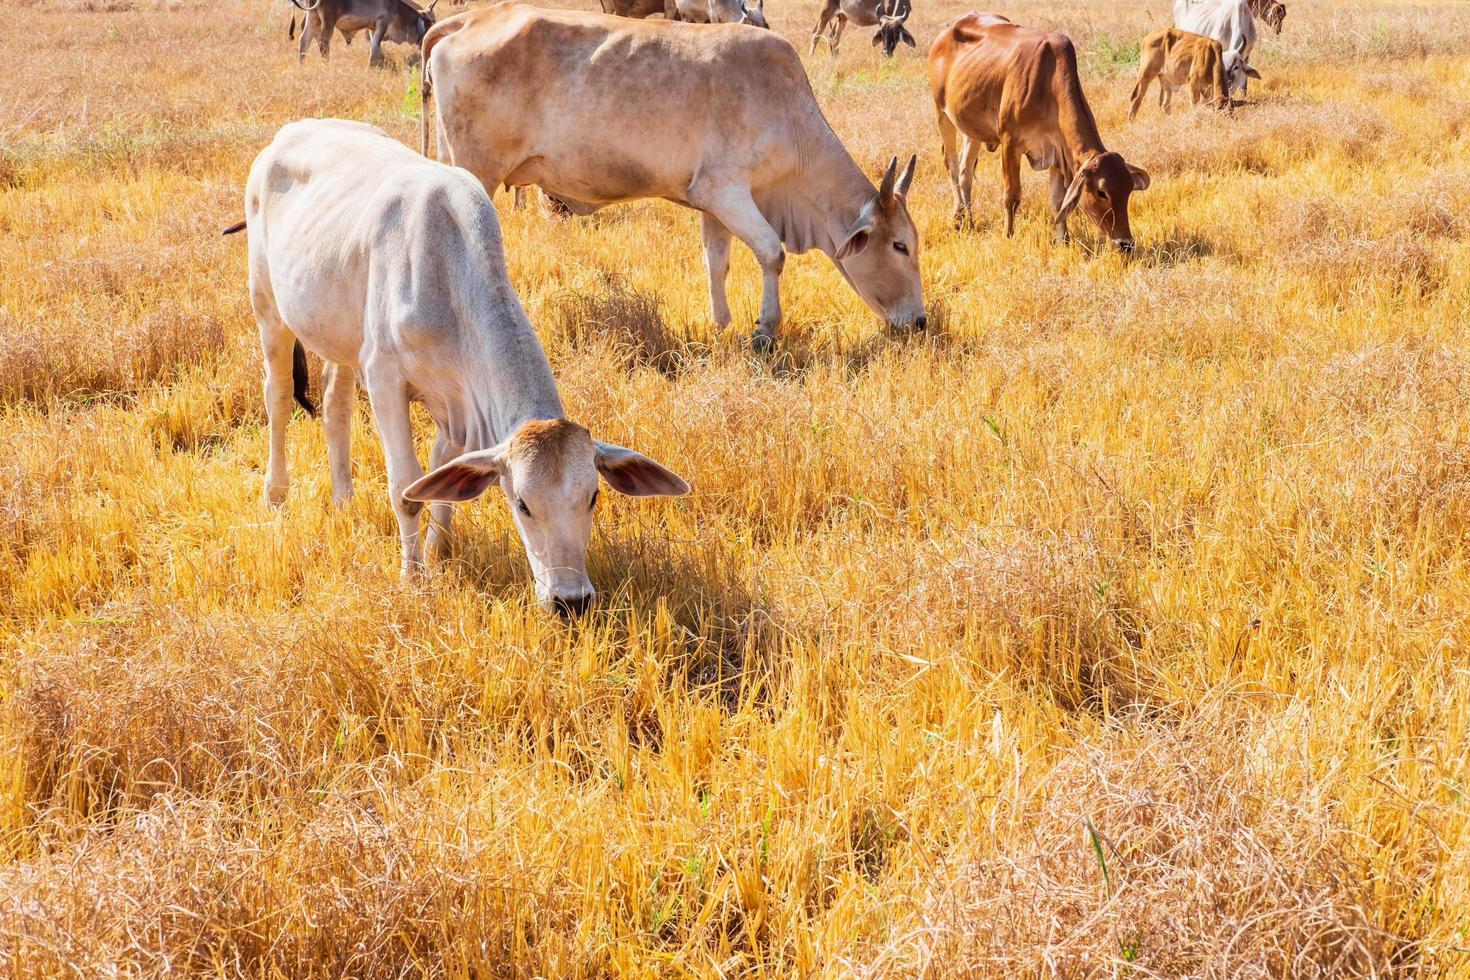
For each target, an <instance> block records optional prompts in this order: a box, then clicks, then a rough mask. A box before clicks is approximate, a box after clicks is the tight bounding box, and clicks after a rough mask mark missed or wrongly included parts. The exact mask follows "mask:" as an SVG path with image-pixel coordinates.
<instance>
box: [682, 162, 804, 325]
mask: <svg viewBox="0 0 1470 980" xmlns="http://www.w3.org/2000/svg"><path fill="white" fill-rule="evenodd" d="M696 206H698V205H696ZM703 210H706V211H708V212H709V213H710V214H711V215H713V216H714V218H715V219H716V220H717V221H719V222H720V224H722V225H724V226H725V227H726V228H727V229H728V230H729V232H730V234H732V235H734V236H735V237H736V238H738V239H740V240H741V241H742V242H744V243H745V244H746V245H748V246H750V250H751V251H752V252H754V253H755V260H756V261H757V262H758V263H760V267H761V312H760V318H759V319H758V320H757V321H756V327H755V334H754V335H753V336H752V337H751V345H752V346H753V347H754V348H755V349H756V350H757V351H766V350H770V349H771V345H772V344H773V343H774V342H775V340H776V329H777V328H778V327H779V326H780V325H781V269H782V267H783V266H785V264H786V250H785V249H784V248H782V247H781V237H780V236H779V235H777V234H776V230H775V229H774V228H772V227H771V226H770V223H769V222H767V221H766V219H765V216H764V215H762V214H761V212H760V209H759V208H757V207H756V206H755V201H754V200H753V199H752V198H751V196H750V191H749V190H748V189H746V188H744V187H730V188H727V189H725V190H723V191H721V192H719V193H718V194H716V195H715V196H714V200H713V202H712V204H711V205H710V206H709V207H708V208H704V209H703Z"/></svg>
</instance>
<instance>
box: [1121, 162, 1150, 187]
mask: <svg viewBox="0 0 1470 980" xmlns="http://www.w3.org/2000/svg"><path fill="white" fill-rule="evenodd" d="M1125 166H1127V167H1128V172H1129V173H1130V174H1132V175H1133V189H1134V190H1136V191H1146V190H1148V185H1149V184H1150V183H1151V181H1150V180H1149V177H1148V171H1147V170H1144V169H1143V168H1142V167H1135V166H1134V165H1133V164H1131V163H1129V164H1125Z"/></svg>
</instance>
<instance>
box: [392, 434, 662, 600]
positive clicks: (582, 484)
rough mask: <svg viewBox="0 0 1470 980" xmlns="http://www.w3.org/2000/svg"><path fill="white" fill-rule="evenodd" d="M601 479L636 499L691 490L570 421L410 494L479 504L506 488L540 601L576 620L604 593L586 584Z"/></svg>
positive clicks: (487, 453)
mask: <svg viewBox="0 0 1470 980" xmlns="http://www.w3.org/2000/svg"><path fill="white" fill-rule="evenodd" d="M598 474H601V475H602V478H603V479H604V480H605V481H607V485H608V486H610V487H612V488H613V489H614V490H617V491H618V492H620V493H625V494H628V495H630V496H634V497H647V496H654V495H666V496H675V497H677V496H682V495H683V494H686V493H688V492H689V484H687V483H685V482H684V481H683V480H682V479H681V478H680V477H679V476H677V475H676V474H674V473H672V472H671V471H669V470H667V469H665V468H664V467H663V466H661V465H659V464H658V463H655V462H654V461H653V460H651V459H649V458H648V457H647V456H644V455H643V454H642V453H635V452H634V451H633V450H631V449H624V448H623V447H622V446H614V445H611V444H609V443H605V442H596V441H595V440H593V438H592V436H591V435H590V434H589V433H588V432H587V430H586V429H584V428H583V427H582V426H580V425H577V424H576V423H575V422H568V421H566V420H565V419H537V420H533V421H530V422H527V423H525V424H524V425H522V426H521V427H520V428H519V429H517V430H516V432H515V434H514V435H512V436H511V437H510V438H509V439H507V440H505V441H504V442H502V443H501V444H500V445H498V446H495V447H494V448H491V449H482V450H479V451H477V452H472V453H465V454H464V455H463V456H460V457H459V458H458V459H454V460H451V461H450V462H448V463H445V464H444V465H443V466H441V467H439V468H438V469H437V470H435V471H434V472H432V473H429V474H427V475H426V476H424V477H423V478H422V479H420V480H418V481H417V482H415V483H414V484H413V485H412V486H410V487H409V488H408V489H407V490H405V491H404V492H403V495H404V497H406V498H407V499H409V500H417V501H424V502H427V501H435V500H437V501H461V500H472V499H473V498H475V497H478V496H479V495H480V494H482V493H484V492H485V491H486V490H488V489H489V488H490V486H491V485H492V484H494V483H496V482H499V484H500V489H501V490H503V491H505V499H506V501H507V502H508V503H509V504H510V513H511V517H512V519H513V520H514V521H515V525H516V530H517V531H519V532H520V535H521V541H522V543H524V544H525V546H526V555H527V556H528V557H529V558H530V560H531V572H532V574H533V575H534V576H535V580H536V598H537V599H539V600H540V601H541V605H542V606H543V607H544V608H545V609H547V610H548V611H552V610H554V611H556V612H558V613H561V614H562V615H566V616H571V615H576V614H578V613H581V612H582V611H584V610H585V609H586V608H587V607H588V606H589V605H590V604H591V602H592V599H593V597H594V596H595V595H596V594H597V593H596V590H594V589H593V588H592V583H591V582H590V581H589V580H588V578H587V545H588V542H589V541H590V540H591V537H592V512H593V509H594V508H595V507H596V505H597V497H598V483H597V477H598Z"/></svg>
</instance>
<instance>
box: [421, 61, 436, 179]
mask: <svg viewBox="0 0 1470 980" xmlns="http://www.w3.org/2000/svg"><path fill="white" fill-rule="evenodd" d="M419 93H420V96H419V152H420V153H422V154H423V155H424V156H426V157H428V156H429V113H430V111H431V103H432V102H433V100H434V82H433V80H432V79H431V78H430V77H429V40H428V38H427V37H426V38H424V51H423V55H422V57H421V58H420V59H419ZM429 159H430V160H432V159H433V157H429Z"/></svg>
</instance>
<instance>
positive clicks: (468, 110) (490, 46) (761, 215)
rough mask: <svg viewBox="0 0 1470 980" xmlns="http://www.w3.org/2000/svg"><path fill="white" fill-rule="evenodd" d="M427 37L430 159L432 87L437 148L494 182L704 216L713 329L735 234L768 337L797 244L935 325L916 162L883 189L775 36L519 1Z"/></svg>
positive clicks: (722, 319) (570, 199) (572, 203)
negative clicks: (915, 192)
mask: <svg viewBox="0 0 1470 980" xmlns="http://www.w3.org/2000/svg"><path fill="white" fill-rule="evenodd" d="M423 50H424V57H423V69H424V78H423V93H424V101H425V109H424V117H423V119H424V122H423V126H424V129H423V132H422V140H423V144H422V147H423V150H424V152H425V154H427V153H428V148H429V104H430V101H431V99H432V100H433V101H434V103H435V105H436V110H437V111H436V112H435V118H436V119H437V120H438V136H439V138H438V146H439V158H440V159H441V160H446V161H449V162H453V163H454V165H455V166H459V167H464V168H465V169H467V170H469V171H470V172H471V173H472V174H474V175H475V176H476V177H478V178H479V179H480V181H481V182H482V183H483V184H484V185H485V187H486V188H488V189H490V190H492V191H493V190H494V189H495V188H498V187H500V186H501V185H505V186H507V187H517V186H525V185H531V184H534V185H537V186H539V187H541V188H542V189H543V190H544V191H545V192H546V193H547V194H550V195H552V196H554V197H555V198H557V199H558V200H559V201H561V202H562V203H564V204H565V205H566V206H567V207H568V208H570V209H571V210H572V211H573V212H575V213H578V214H588V213H590V212H592V211H595V210H597V209H598V208H600V207H603V206H605V205H608V204H616V203H618V202H622V201H632V200H637V199H639V198H650V197H651V198H662V199H663V200H666V201H672V202H673V203H675V204H682V205H684V206H686V207H690V208H693V209H695V210H697V211H700V212H703V215H702V222H703V225H702V230H703V237H704V253H705V266H706V269H707V271H708V273H709V287H710V306H711V308H712V311H713V314H714V320H715V322H716V323H717V324H719V325H720V326H725V325H727V324H728V323H729V322H730V307H729V304H728V303H727V301H726V298H725V277H726V274H727V272H728V271H729V264H730V240H731V237H732V236H734V237H735V238H739V239H740V240H741V241H743V242H745V244H746V245H748V246H750V249H751V251H752V252H754V253H755V257H756V260H757V262H759V264H760V267H761V273H762V285H763V288H762V294H761V307H760V317H759V320H758V321H757V329H756V332H755V336H754V338H753V342H754V345H755V346H756V347H757V348H758V349H764V348H767V347H769V346H770V344H771V343H772V341H773V340H774V338H775V333H776V328H777V326H778V325H779V323H780V321H781V299H780V275H781V269H782V266H783V265H784V264H785V261H786V252H787V250H790V251H792V252H805V251H807V250H809V249H817V250H818V251H821V252H823V253H825V254H826V255H827V256H828V257H829V258H831V259H832V261H833V262H834V263H835V264H836V265H837V267H838V270H839V271H840V272H841V273H842V275H843V278H845V279H846V280H847V281H848V284H849V285H851V286H852V287H853V289H854V291H856V292H857V294H858V296H859V297H861V298H862V300H863V301H864V302H865V303H866V304H867V305H868V307H869V308H870V309H872V310H873V312H875V313H877V314H878V315H879V316H880V317H882V318H883V319H884V320H885V321H887V322H888V323H889V324H890V325H891V326H894V327H901V326H908V325H914V326H918V327H923V326H924V324H925V322H926V321H925V317H924V302H923V295H922V292H921V287H920V282H919V241H918V234H917V232H916V230H915V228H914V223H913V221H912V220H911V219H910V218H909V213H908V206H907V204H906V203H905V196H906V194H907V192H908V189H909V183H910V181H911V180H912V179H913V173H914V161H913V160H910V161H909V165H908V168H907V169H906V170H904V172H903V173H902V175H900V174H899V173H898V160H897V158H895V159H894V160H893V162H891V163H890V164H889V165H888V171H887V173H886V174H885V175H884V176H883V179H882V181H881V182H880V186H878V187H874V186H873V184H872V182H871V181H870V180H869V179H868V178H867V177H866V176H864V175H863V172H862V171H861V170H860V169H859V168H858V166H857V164H856V163H854V162H853V159H852V157H851V156H850V155H849V154H848V152H847V150H846V149H845V148H844V147H843V146H842V143H841V142H840V141H839V140H838V139H837V135H836V134H835V133H833V132H832V127H831V126H829V125H828V124H827V120H826V118H825V117H824V116H823V115H822V110H821V108H820V107H819V106H818V105H817V100H816V96H815V95H813V94H812V88H811V84H810V83H809V82H808V81H807V77H806V72H805V70H804V69H803V68H802V64H801V58H800V57H799V56H798V55H797V53H796V50H795V49H794V48H793V47H792V46H791V44H790V42H788V41H787V40H786V39H785V38H782V37H781V36H780V35H778V34H776V33H775V32H773V31H767V30H760V29H758V28H755V27H749V26H745V25H741V24H684V23H671V22H667V21H663V20H630V19H628V18H624V17H613V16H609V15H607V14H603V13H594V12H590V11H577V10H547V9H541V8H538V7H531V6H525V5H522V4H517V3H506V4H500V5H497V6H493V7H481V8H479V9H476V10H472V11H469V12H466V13H463V14H458V15H456V16H454V17H451V18H449V19H447V20H444V21H441V22H440V23H439V25H438V26H437V27H436V28H435V29H433V30H431V31H430V32H429V34H428V36H427V37H425V38H424V49H423Z"/></svg>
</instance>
